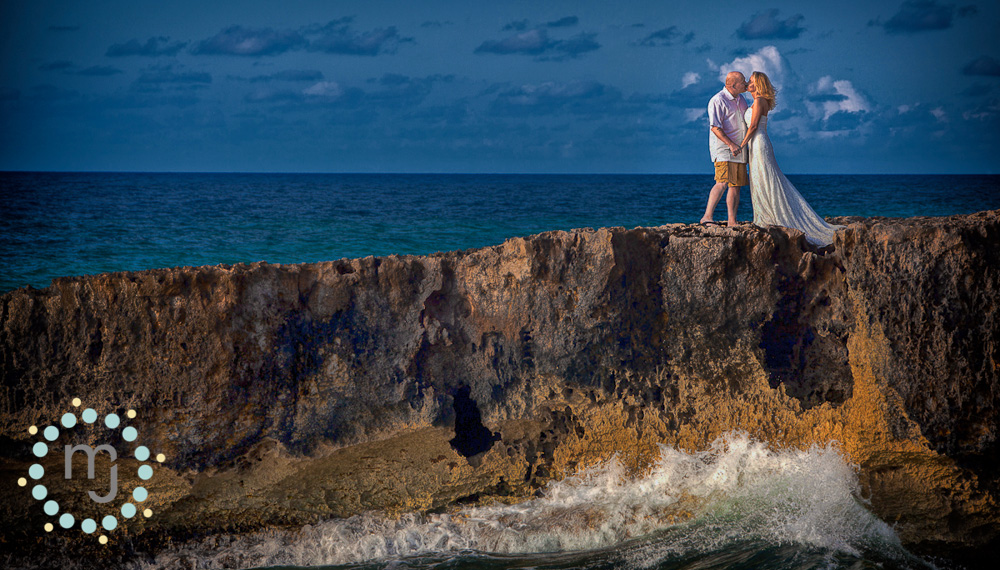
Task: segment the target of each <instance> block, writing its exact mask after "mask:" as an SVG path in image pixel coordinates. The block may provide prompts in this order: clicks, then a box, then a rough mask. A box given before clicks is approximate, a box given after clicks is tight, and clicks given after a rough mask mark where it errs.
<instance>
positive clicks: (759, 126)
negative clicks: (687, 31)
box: [740, 71, 843, 247]
mask: <svg viewBox="0 0 1000 570" xmlns="http://www.w3.org/2000/svg"><path fill="white" fill-rule="evenodd" d="M747 91H749V92H750V95H752V96H753V107H751V108H749V109H747V111H746V122H747V125H749V126H748V128H747V134H746V137H744V138H743V142H742V143H740V147H741V148H742V147H744V146H747V145H749V152H750V159H749V162H750V199H751V200H752V201H753V223H754V224H756V225H758V226H768V225H770V226H784V227H786V228H795V229H797V230H801V231H802V232H803V233H805V234H806V240H808V241H809V243H811V244H813V245H815V246H817V247H823V246H825V245H829V244H831V243H833V234H834V233H836V231H837V229H838V228H842V227H843V226H831V225H830V224H828V223H826V222H825V221H823V218H821V217H819V216H818V215H816V212H814V211H813V209H812V208H810V207H809V204H808V203H806V201H805V199H804V198H802V195H801V194H799V192H798V190H796V189H795V186H793V185H792V183H791V182H789V181H788V178H786V177H785V175H784V174H782V172H781V169H780V168H778V163H777V162H775V161H774V150H773V149H772V148H771V139H770V138H768V136H767V114H768V113H770V112H771V109H774V104H775V91H774V87H773V86H772V85H771V80H770V79H768V78H767V75H764V74H763V73H761V72H759V71H755V72H753V73H752V74H751V75H750V82H749V84H748V85H747Z"/></svg>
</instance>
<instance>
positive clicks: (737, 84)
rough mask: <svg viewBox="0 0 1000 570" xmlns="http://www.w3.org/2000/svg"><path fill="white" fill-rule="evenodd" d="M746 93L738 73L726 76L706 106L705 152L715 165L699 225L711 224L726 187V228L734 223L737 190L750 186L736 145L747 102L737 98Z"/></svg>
mask: <svg viewBox="0 0 1000 570" xmlns="http://www.w3.org/2000/svg"><path fill="white" fill-rule="evenodd" d="M746 90H747V80H746V77H744V76H743V74H742V73H740V72H739V71H730V72H729V73H728V74H727V75H726V86H725V88H723V89H722V91H719V92H718V93H716V94H715V96H714V97H712V99H711V100H710V101H709V102H708V122H709V125H710V126H711V129H712V133H711V134H710V135H709V136H708V148H709V151H711V153H712V162H714V163H715V186H712V190H711V191H710V192H709V193H708V207H707V208H706V209H705V215H704V216H702V218H701V223H702V224H710V223H714V222H712V214H713V213H714V212H715V207H716V206H717V205H718V204H719V200H721V199H722V193H723V192H724V191H725V190H726V187H727V186H728V187H729V194H728V195H727V196H726V207H727V208H728V210H729V227H733V226H735V225H736V224H737V222H736V210H737V208H739V205H740V186H747V185H749V184H750V180H749V176H748V175H747V154H748V153H747V152H745V151H743V150H741V149H740V147H739V146H738V145H739V143H740V142H741V141H742V140H743V137H744V136H745V135H746V132H747V126H746V121H744V120H743V114H744V113H745V112H746V110H747V102H746V100H744V99H743V97H741V96H740V93H745V92H746Z"/></svg>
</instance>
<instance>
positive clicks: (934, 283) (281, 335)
mask: <svg viewBox="0 0 1000 570" xmlns="http://www.w3.org/2000/svg"><path fill="white" fill-rule="evenodd" d="M836 221H837V222H838V223H842V224H847V227H846V229H844V230H842V231H840V232H838V234H837V238H836V242H835V243H834V244H833V246H831V247H829V248H827V249H826V250H823V251H816V250H814V249H812V248H811V247H809V246H808V245H807V244H806V243H805V242H804V240H803V237H802V235H801V234H800V233H798V232H796V231H793V230H785V229H781V228H767V229H760V228H756V227H754V226H751V225H746V226H742V227H740V228H738V229H733V230H730V229H725V228H718V227H712V228H703V227H700V226H692V225H683V224H674V225H666V226H661V227H656V228H636V229H632V230H626V229H623V228H607V229H600V230H596V231H595V230H590V229H584V230H574V231H570V232H562V231H559V232H548V233H543V234H539V235H535V236H531V237H526V238H515V239H510V240H508V241H506V242H504V243H503V244H501V245H498V246H495V247H489V248H483V249H477V250H469V251H459V252H449V253H442V254H436V255H430V256H424V257H413V256H389V257H384V258H372V257H369V258H364V259H354V260H348V259H344V260H339V261H332V262H325V263H314V264H301V265H271V264H266V263H255V264H251V265H237V266H215V267H198V268H177V269H162V270H150V271H142V272H130V273H113V274H103V275H96V276H88V277H74V278H62V279H57V280H55V281H54V282H53V283H52V285H51V286H50V287H48V288H46V289H42V290H35V289H30V288H29V289H21V290H17V291H13V292H10V293H7V294H5V295H3V296H2V297H0V374H2V378H3V391H2V393H0V441H2V446H0V454H2V457H0V461H2V463H0V471H2V472H3V477H2V480H0V486H2V489H3V491H4V493H5V496H6V497H7V500H6V501H5V503H4V504H3V506H2V507H0V509H2V510H0V516H2V518H3V520H4V523H3V525H2V527H3V530H2V531H0V534H2V537H0V540H2V541H3V543H2V544H3V546H4V548H5V549H7V550H10V551H11V552H13V555H14V559H15V560H16V559H17V557H18V556H20V555H21V554H24V553H28V552H35V553H36V554H32V556H37V552H39V551H41V550H44V549H48V550H49V551H51V549H53V548H54V549H57V550H58V549H68V550H65V551H67V552H68V551H73V549H74V548H78V547H77V546H74V545H75V544H76V543H72V544H71V543H70V541H69V540H68V539H66V538H65V537H61V536H62V535H60V533H58V532H53V533H49V534H46V533H44V532H43V531H41V530H39V529H40V528H41V526H42V525H43V524H44V523H45V522H46V521H47V520H49V518H48V517H47V516H46V515H45V514H44V513H42V512H41V509H40V508H38V503H39V502H38V501H35V500H34V499H32V498H31V496H30V493H29V492H28V490H27V489H25V488H20V487H18V486H17V479H18V478H19V477H23V476H24V474H25V473H27V472H28V467H29V466H30V465H31V464H32V462H33V461H35V459H34V458H33V457H32V455H31V453H32V452H31V445H32V443H33V442H35V441H37V440H38V436H37V435H32V434H30V433H29V427H30V426H39V427H44V426H45V425H47V424H48V423H54V422H56V421H58V418H60V417H61V416H62V415H63V414H65V413H66V412H67V411H70V412H73V411H76V412H79V410H82V409H83V408H85V407H92V408H94V409H95V410H96V411H97V412H98V413H99V414H101V416H102V417H103V415H104V414H107V413H111V412H115V413H117V414H119V415H121V416H122V417H125V416H124V414H125V413H126V410H129V409H132V410H135V412H136V416H135V418H132V419H129V422H130V425H133V426H135V427H136V428H137V429H138V433H139V434H140V440H141V441H142V442H143V444H144V445H146V446H147V447H148V448H150V449H151V450H153V453H154V454H156V453H162V454H163V455H164V456H165V461H164V462H163V463H162V464H157V465H156V473H155V476H154V478H153V479H152V480H151V481H149V482H148V483H147V486H148V487H149V488H150V491H151V492H150V498H149V500H148V501H147V502H146V503H145V504H144V506H147V507H149V508H151V510H152V511H153V512H154V513H155V516H152V517H150V518H145V517H135V518H134V519H130V520H129V521H127V524H126V525H125V528H123V529H118V530H116V531H115V532H113V533H108V534H109V536H110V538H111V543H110V544H109V545H108V546H107V547H105V550H103V551H102V552H105V553H112V554H108V555H109V556H128V555H130V554H129V553H131V552H134V551H135V550H138V551H147V552H148V551H155V550H156V549H157V548H159V547H160V546H161V545H162V544H163V543H164V541H167V540H170V539H171V538H173V539H178V538H185V537H189V536H201V535H205V534H211V533H213V532H216V531H226V532H234V531H246V530H254V529H259V528H265V527H273V526H276V525H278V526H282V525H302V524H306V523H310V522H315V521H318V520H322V519H326V518H330V517H344V516H349V515H352V514H356V513H359V512H364V511H370V510H381V511H386V512H389V513H396V512H404V511H425V510H429V509H434V508H439V507H442V506H446V505H449V504H453V503H455V502H456V501H467V500H485V499H488V498H491V497H499V498H501V499H502V500H507V501H512V500H517V499H518V498H521V497H528V496H531V495H532V493H533V492H535V491H536V490H537V489H538V488H539V487H540V486H542V485H543V484H545V483H546V482H547V481H549V480H552V479H558V478H562V477H564V476H566V475H567V474H571V473H573V472H574V471H575V470H577V469H579V468H581V467H583V466H586V465H590V464H593V463H595V462H597V461H601V460H604V459H607V458H609V457H610V456H611V455H612V454H614V453H616V452H617V453H619V455H620V457H621V458H622V459H623V460H624V461H625V462H626V464H627V465H628V466H629V467H630V468H632V469H635V470H641V469H643V468H644V467H645V466H647V465H648V463H649V461H651V460H652V458H653V457H654V456H655V453H656V450H657V444H658V443H666V444H670V445H675V446H678V447H680V448H682V449H691V450H694V449H700V448H703V447H704V446H706V445H707V444H708V443H709V442H711V441H712V440H713V439H714V438H716V437H717V436H719V435H720V434H722V433H725V432H727V431H731V430H745V431H747V432H749V433H750V434H751V435H752V436H754V437H755V438H758V439H760V440H763V441H767V442H769V443H771V444H772V445H774V446H779V447H780V446H793V447H806V446H809V445H811V444H813V443H825V442H828V441H831V440H836V441H838V442H840V445H841V448H842V450H843V452H844V453H845V455H846V456H847V457H848V458H849V459H850V460H851V461H852V462H854V463H856V464H858V465H859V466H860V475H861V481H862V484H863V487H864V489H865V492H866V493H867V494H868V495H870V499H871V505H872V508H873V510H874V511H875V512H876V513H877V514H878V515H879V516H880V517H882V518H883V519H884V520H886V521H888V522H890V523H893V524H895V528H896V531H897V533H898V534H899V535H900V537H901V538H902V539H903V541H904V543H906V544H908V545H909V546H911V547H912V548H914V549H915V550H917V551H918V552H928V551H933V552H936V553H941V552H948V553H951V554H953V555H955V556H958V557H960V558H961V557H964V558H965V559H967V560H975V557H976V556H977V555H978V554H981V553H983V552H986V551H987V549H988V548H991V547H995V546H996V545H997V537H998V535H1000V505H998V502H997V501H998V497H1000V477H998V474H1000V470H998V468H1000V465H998V462H1000V459H998V457H1000V454H998V450H1000V449H998V439H997V435H998V423H1000V413H998V411H1000V376H998V370H997V366H998V362H1000V321H998V318H997V311H996V307H997V302H998V299H1000V296H998V295H1000V247H998V246H1000V211H993V212H983V213H979V214H974V215H968V216H955V217H949V218H912V219H884V218H867V219H861V218H842V219H839V220H836ZM73 398H80V399H81V400H82V402H83V406H82V407H81V408H74V407H73V404H72V403H71V402H72V400H73ZM76 429H77V431H78V432H79V430H80V429H81V427H80V426H78V427H77V428H76ZM77 436H78V437H79V433H78V434H77ZM57 455H59V454H50V456H49V457H46V458H44V459H43V460H42V461H41V463H42V464H43V465H45V467H46V470H47V472H48V470H49V469H50V468H51V470H52V472H57V471H59V470H60V469H62V463H61V461H62V457H61V456H58V457H57ZM129 461H132V463H129ZM137 464H138V463H137V462H136V460H134V459H130V458H123V460H122V462H120V465H121V469H120V471H119V475H118V476H119V479H120V481H121V483H120V484H121V486H122V488H128V489H131V488H133V487H135V486H136V485H137V484H138V483H139V482H140V481H139V479H137V475H136V474H135V473H136V470H135V466H136V465H137ZM130 466H131V469H130ZM99 471H100V470H99ZM98 479H100V478H98ZM53 481H55V480H53ZM99 482H100V481H99ZM63 484H65V485H67V486H69V485H72V484H73V482H71V481H64V482H60V483H55V482H53V483H52V485H54V486H50V488H51V491H52V492H53V493H54V495H55V496H59V497H62V498H61V499H60V500H61V501H63V503H62V504H63V508H64V509H69V508H79V509H86V508H87V507H86V505H85V504H83V503H84V502H85V501H78V502H74V501H75V499H73V498H72V496H73V495H72V493H69V492H68V491H66V492H64V493H63V494H60V489H59V488H58V487H59V485H63ZM104 485H105V488H106V482H105V483H104ZM97 486H98V487H99V486H100V485H97ZM29 488H30V485H29ZM81 512H82V511H81ZM29 545H34V546H29ZM991 545H992V546H991ZM970 557H971V558H970Z"/></svg>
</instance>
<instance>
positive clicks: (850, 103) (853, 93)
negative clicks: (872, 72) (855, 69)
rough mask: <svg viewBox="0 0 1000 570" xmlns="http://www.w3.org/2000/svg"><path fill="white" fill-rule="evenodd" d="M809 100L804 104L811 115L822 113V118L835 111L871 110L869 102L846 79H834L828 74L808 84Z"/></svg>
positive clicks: (828, 116) (858, 111) (859, 111)
mask: <svg viewBox="0 0 1000 570" xmlns="http://www.w3.org/2000/svg"><path fill="white" fill-rule="evenodd" d="M809 94H810V96H811V97H810V98H811V101H809V102H808V103H807V104H806V105H807V107H808V108H809V112H810V114H812V115H813V116H819V115H822V118H823V120H824V121H825V120H827V119H829V118H830V117H831V116H833V115H834V114H835V113H839V112H841V111H846V112H848V113H862V112H867V111H870V110H871V104H870V103H869V102H868V100H867V99H866V98H865V96H864V95H862V94H861V93H860V92H858V90H857V89H855V88H854V85H853V84H851V82H850V81H848V80H846V79H839V80H834V79H833V78H832V77H830V76H829V75H827V76H824V77H821V78H820V79H819V80H818V81H817V82H816V83H814V84H812V85H810V86H809Z"/></svg>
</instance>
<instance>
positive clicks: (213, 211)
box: [0, 173, 1000, 570]
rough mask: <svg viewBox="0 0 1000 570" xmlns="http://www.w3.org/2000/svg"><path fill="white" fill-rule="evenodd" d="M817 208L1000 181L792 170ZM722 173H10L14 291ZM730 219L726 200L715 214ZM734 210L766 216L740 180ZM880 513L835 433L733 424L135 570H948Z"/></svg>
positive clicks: (548, 213) (656, 211)
mask: <svg viewBox="0 0 1000 570" xmlns="http://www.w3.org/2000/svg"><path fill="white" fill-rule="evenodd" d="M789 178H790V179H791V180H792V182H793V183H795V184H796V186H797V187H798V188H799V190H800V191H801V192H802V194H803V195H804V196H805V198H806V199H807V200H809V202H810V203H811V205H812V206H813V208H814V209H815V210H816V211H817V212H819V213H820V214H821V215H823V216H886V217H908V216H944V215H951V214H964V213H972V212H977V211H982V210H988V209H998V208H1000V176H951V175H948V176H897V175H892V176H888V175H886V176H849V175H800V176H790V177H789ZM711 185H712V180H711V177H710V175H642V176H638V175H636V176H625V175H606V176H594V175H580V176H570V175H471V174H469V175H458V174H455V175H452V174H449V175H438V174H413V175H406V174H386V175H381V174H145V173H0V269H2V270H0V293H2V292H6V291H9V290H12V289H15V288H18V287H23V286H26V285H30V286H32V287H44V286H46V285H48V283H49V282H50V281H51V279H53V278H55V277H59V276H69V275H86V274H94V273H100V272H107V271H123V270H141V269H148V268H157V267H175V266H198V265H211V264H220V263H225V264H233V263H240V262H255V261H268V262H272V263H302V262H314V261H325V260H333V259H339V258H344V257H348V258H353V257H363V256H368V255H388V254H427V253H432V252H436V251H450V250H457V249H467V248H475V247H483V246H489V245H494V244H499V243H501V242H502V241H504V240H505V239H507V238H510V237H515V236H521V235H528V234H533V233H538V232H542V231H548V230H559V229H563V230H568V229H573V228H580V227H595V228H596V227H607V226H624V227H636V226H656V225H662V224H667V223H694V222H697V220H698V219H699V218H700V217H701V214H702V212H703V211H704V207H705V200H706V198H707V191H708V189H709V188H710V187H711ZM724 216H725V205H724V203H723V204H720V207H719V209H718V210H717V212H716V219H717V220H719V219H723V218H724ZM738 217H739V219H740V220H750V219H752V203H751V200H750V194H749V192H748V191H747V190H746V189H744V191H743V194H742V200H741V204H740V212H739V216H738ZM934 563H935V561H933V560H928V559H925V558H920V557H917V556H915V555H913V554H911V553H910V552H908V551H907V550H906V549H904V548H903V546H902V545H901V544H900V541H899V538H898V537H897V536H896V534H895V532H894V530H893V528H892V527H891V526H890V525H889V524H887V523H885V522H883V521H881V520H879V519H878V518H877V517H875V516H874V515H873V514H872V513H871V512H870V510H869V508H868V503H867V501H866V499H865V497H864V496H863V492H862V489H861V485H860V484H859V482H858V477H857V471H856V470H855V468H854V466H852V465H850V464H849V463H848V462H847V461H846V460H845V459H844V457H843V455H842V454H841V453H840V452H839V450H838V449H837V448H836V445H835V444H831V445H828V446H826V447H814V448H812V449H809V450H774V449H771V448H769V447H768V446H767V444H766V442H757V441H753V440H751V439H750V438H748V437H747V436H745V435H743V434H738V433H736V434H729V435H728V436H727V437H725V438H723V439H720V440H719V441H717V442H716V443H715V445H714V446H713V447H712V448H711V449H709V450H706V451H703V452H700V453H686V452H683V451H679V450H676V449H672V448H668V447H663V448H661V455H660V458H659V461H658V462H657V463H656V465H655V466H654V467H653V468H652V469H651V470H650V471H649V472H648V473H642V474H629V473H626V471H625V470H624V468H623V467H622V466H621V464H620V463H618V462H616V461H611V462H609V463H606V464H604V465H599V466H595V467H592V468H590V469H589V470H587V471H584V472H582V473H578V474H576V475H575V476H572V477H569V478H567V479H565V480H563V481H559V482H556V483H553V484H551V485H550V486H549V487H547V488H545V489H544V490H543V492H542V493H541V494H540V496H538V497H536V498H533V499H531V500H529V501H526V502H522V503H519V504H516V505H477V506H465V507H459V508H456V509H452V510H448V511H447V512H434V513H410V514H405V515H403V516H401V517H394V518H387V517H384V516H382V515H379V514H377V513H367V514H363V515H358V516H355V517H352V518H349V519H337V520H330V521H325V522H322V523H319V524H315V525H310V526H307V527H305V528H301V529H271V530H269V531H267V532H261V533H255V534H241V535H233V536H223V537H212V538H210V539H205V540H203V541H197V540H195V541H192V542H187V543H180V544H176V545H173V546H171V547H170V548H168V549H167V550H165V551H164V552H162V553H160V554H159V555H158V556H157V558H156V559H155V560H146V561H143V562H142V563H138V564H137V567H141V568H147V569H149V568H188V567H198V568H223V567H227V568H231V567H239V568H257V567H259V568H296V567H304V566H309V567H317V566H318V567H323V568H350V569H376V568H378V569H390V568H391V569H402V568H412V569H431V568H433V569H464V568H469V569H473V568H475V569H497V570H499V569H515V568H517V569H521V568H524V569H527V568H537V569H568V568H588V569H605V568H608V569H610V568H616V569H617V568H629V569H646V568H650V569H661V570H674V569H677V570H680V569H685V570H688V569H690V570H695V569H710V568H730V569H731V568H746V569H749V568H778V569H789V570H791V569H806V568H830V569H864V568H886V569H893V568H913V569H918V568H921V569H922V568H934V567H935V566H934Z"/></svg>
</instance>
